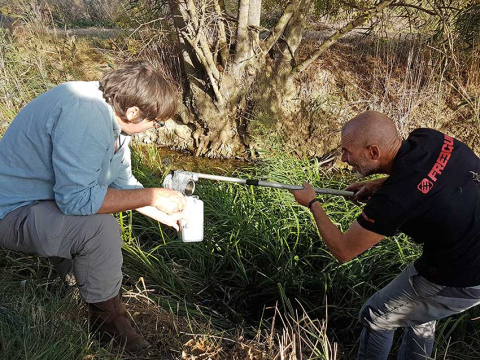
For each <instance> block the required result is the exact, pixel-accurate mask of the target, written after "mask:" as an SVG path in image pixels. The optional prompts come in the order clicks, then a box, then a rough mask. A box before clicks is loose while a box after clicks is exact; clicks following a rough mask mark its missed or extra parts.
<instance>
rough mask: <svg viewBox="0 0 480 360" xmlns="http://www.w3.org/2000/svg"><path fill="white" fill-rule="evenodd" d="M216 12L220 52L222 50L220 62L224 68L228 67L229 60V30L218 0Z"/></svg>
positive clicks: (215, 3)
mask: <svg viewBox="0 0 480 360" xmlns="http://www.w3.org/2000/svg"><path fill="white" fill-rule="evenodd" d="M213 3H214V7H215V12H216V13H217V16H218V43H219V47H220V49H219V52H220V64H221V65H222V67H223V68H224V69H226V68H227V61H228V42H227V32H226V31H225V22H224V21H225V20H224V19H225V16H224V12H223V10H222V7H221V5H220V3H219V1H218V0H214V2H213Z"/></svg>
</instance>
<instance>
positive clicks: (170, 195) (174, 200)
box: [152, 188, 187, 215]
mask: <svg viewBox="0 0 480 360" xmlns="http://www.w3.org/2000/svg"><path fill="white" fill-rule="evenodd" d="M154 190H155V196H154V199H153V203H152V205H153V206H155V207H156V208H157V209H158V210H160V211H162V212H164V213H166V214H169V215H170V214H174V213H177V212H179V211H183V209H185V205H186V204H187V200H186V199H185V196H184V195H183V194H182V193H180V192H178V191H175V190H171V189H163V188H155V189H154Z"/></svg>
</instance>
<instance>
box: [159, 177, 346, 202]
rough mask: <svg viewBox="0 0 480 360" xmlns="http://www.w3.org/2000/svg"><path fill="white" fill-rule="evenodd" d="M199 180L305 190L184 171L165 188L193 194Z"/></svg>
mask: <svg viewBox="0 0 480 360" xmlns="http://www.w3.org/2000/svg"><path fill="white" fill-rule="evenodd" d="M198 179H207V180H217V181H225V182H232V183H237V184H246V185H254V186H263V187H270V188H276V189H287V190H302V189H304V187H303V185H286V184H280V183H275V182H269V181H262V180H252V179H239V178H234V177H227V176H218V175H209V174H200V173H194V172H189V171H183V170H176V171H174V172H173V176H172V175H167V177H166V178H165V181H164V183H163V185H164V187H165V188H169V189H174V190H177V191H180V192H183V193H186V194H187V195H191V194H193V191H194V190H195V182H196V181H198ZM315 192H316V193H318V194H329V195H340V196H349V197H352V196H353V191H345V190H334V189H321V188H315Z"/></svg>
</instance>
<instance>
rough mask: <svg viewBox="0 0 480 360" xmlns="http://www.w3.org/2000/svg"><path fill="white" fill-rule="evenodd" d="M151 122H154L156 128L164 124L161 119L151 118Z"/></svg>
mask: <svg viewBox="0 0 480 360" xmlns="http://www.w3.org/2000/svg"><path fill="white" fill-rule="evenodd" d="M153 122H154V123H155V127H156V128H161V127H164V126H165V123H164V122H163V121H160V120H157V119H155V120H153Z"/></svg>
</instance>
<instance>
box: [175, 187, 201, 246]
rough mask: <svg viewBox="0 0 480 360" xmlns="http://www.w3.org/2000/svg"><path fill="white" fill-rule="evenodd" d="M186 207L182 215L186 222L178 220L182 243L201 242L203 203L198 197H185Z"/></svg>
mask: <svg viewBox="0 0 480 360" xmlns="http://www.w3.org/2000/svg"><path fill="white" fill-rule="evenodd" d="M186 199H187V205H186V206H185V209H184V210H183V213H184V214H185V215H186V216H187V217H188V220H185V219H182V220H180V233H179V235H180V236H181V237H182V241H183V242H199V241H202V240H203V201H202V200H200V199H199V198H198V196H187V197H186Z"/></svg>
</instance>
